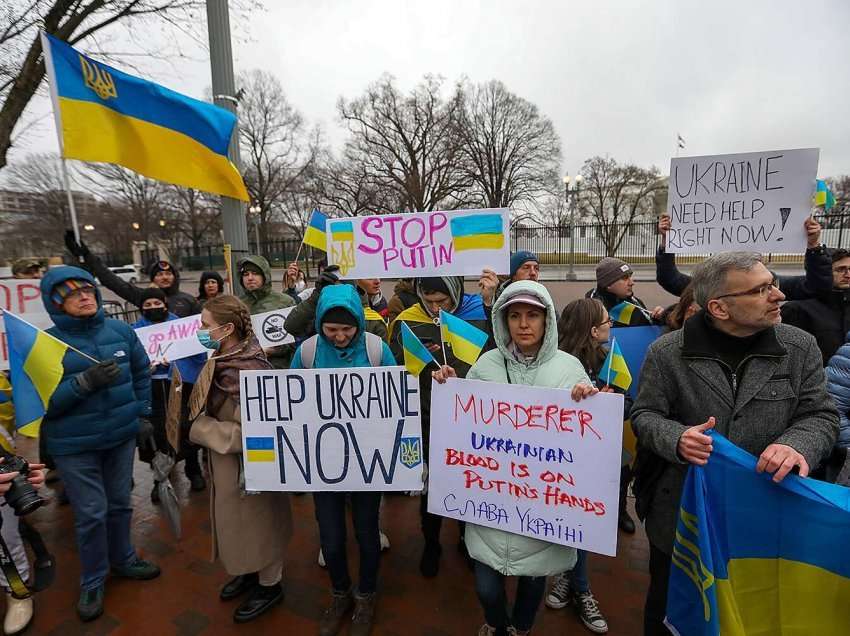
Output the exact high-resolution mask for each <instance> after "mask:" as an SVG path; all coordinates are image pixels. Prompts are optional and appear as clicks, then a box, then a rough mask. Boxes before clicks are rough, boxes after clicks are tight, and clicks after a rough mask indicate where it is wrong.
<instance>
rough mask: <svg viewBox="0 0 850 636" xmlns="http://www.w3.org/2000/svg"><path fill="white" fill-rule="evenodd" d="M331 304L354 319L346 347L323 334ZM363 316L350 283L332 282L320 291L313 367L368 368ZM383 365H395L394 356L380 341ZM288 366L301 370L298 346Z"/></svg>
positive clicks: (331, 307)
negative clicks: (335, 343) (336, 344)
mask: <svg viewBox="0 0 850 636" xmlns="http://www.w3.org/2000/svg"><path fill="white" fill-rule="evenodd" d="M334 307H342V308H343V309H347V310H348V311H349V312H350V313H351V315H352V316H354V317H355V318H356V319H357V328H358V330H357V335H356V336H355V337H354V338H353V339H352V340H351V342H349V343H348V346H347V347H342V348H340V347H336V346H335V345H334V344H333V343H332V342H330V341H328V339H327V338H325V336H324V335H323V334H322V316H324V315H325V313H327V312H328V310H330V309H333V308H334ZM365 330H366V315H365V314H364V313H363V305H362V304H361V303H360V296H358V294H357V291H356V290H355V289H354V287H352V286H351V285H331V286H328V287H325V288H324V289H323V290H322V294H321V296H319V303H318V305H317V306H316V333H317V334H319V336H318V338H319V342H318V344H317V346H316V358H315V360H314V362H313V368H315V369H339V368H344V367H369V366H372V365H370V364H369V354H368V353H367V352H366V335H365ZM383 345H384V346H383V351H384V353H383V358H382V360H381V364H382V366H385V367H391V366H393V365H395V363H396V362H395V358H394V357H393V354H392V352H391V351H390V348H389V346H387V343H386V342H385V343H383ZM289 368H290V369H303V368H304V365H303V363H302V362H301V347H298V351H296V352H295V357H294V358H293V359H292V364H291V365H290V367H289Z"/></svg>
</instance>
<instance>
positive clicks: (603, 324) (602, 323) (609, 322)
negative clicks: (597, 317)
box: [596, 316, 614, 327]
mask: <svg viewBox="0 0 850 636" xmlns="http://www.w3.org/2000/svg"><path fill="white" fill-rule="evenodd" d="M613 324H614V319H613V318H611V317H610V316H609V317H608V320H603V321H602V322H600V323H599V324H598V325H596V326H597V327H604V326H605V325H613Z"/></svg>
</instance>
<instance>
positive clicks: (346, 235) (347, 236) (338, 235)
mask: <svg viewBox="0 0 850 636" xmlns="http://www.w3.org/2000/svg"><path fill="white" fill-rule="evenodd" d="M331 237H332V238H333V240H334V241H353V240H354V232H334V231H333V230H331Z"/></svg>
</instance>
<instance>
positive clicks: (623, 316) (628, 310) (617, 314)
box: [608, 300, 652, 325]
mask: <svg viewBox="0 0 850 636" xmlns="http://www.w3.org/2000/svg"><path fill="white" fill-rule="evenodd" d="M635 312H638V313H637V315H635ZM608 315H609V316H610V317H611V320H613V321H614V322H617V323H620V324H621V325H631V324H634V322H635V319H636V318H637V317H638V316H641V315H642V316H643V317H644V318H646V320H647V321H648V322H652V316H651V314H650V313H649V312H648V311H647V310H646V309H644V308H643V307H640V306H638V305H635V304H634V303H630V302H629V301H627V300H624V301H623V302H621V303H620V304H619V305H615V306H614V307H612V308H611V311H609V312H608Z"/></svg>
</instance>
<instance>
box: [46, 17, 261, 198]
mask: <svg viewBox="0 0 850 636" xmlns="http://www.w3.org/2000/svg"><path fill="white" fill-rule="evenodd" d="M41 43H42V47H43V49H44V60H45V63H46V66H47V76H48V78H49V81H50V95H51V98H52V100H53V114H54V116H55V117H56V130H57V132H58V134H59V146H60V148H61V151H62V156H63V157H65V158H68V159H81V160H83V161H102V162H105V163H117V164H119V165H121V166H124V167H126V168H130V169H131V170H135V171H136V172H138V173H140V174H143V175H145V176H146V177H150V178H151V179H157V180H159V181H167V182H169V183H174V184H176V185H180V186H184V187H186V188H195V189H197V190H203V191H205V192H213V193H215V194H221V195H224V196H228V197H232V198H234V199H241V200H243V201H247V200H248V191H247V190H246V189H245V183H244V182H243V181H242V177H241V175H240V174H239V171H238V170H237V169H236V167H235V166H234V165H233V164H232V163H231V162H230V160H229V159H228V158H227V149H228V146H229V145H230V137H231V135H232V134H233V129H234V126H235V125H236V116H235V115H233V113H231V112H229V111H227V110H225V109H224V108H219V107H218V106H215V105H213V104H208V103H206V102H202V101H200V100H197V99H192V98H191V97H186V96H185V95H181V94H180V93H176V92H175V91H172V90H170V89H168V88H165V87H164V86H160V85H159V84H154V83H153V82H149V81H147V80H143V79H140V78H138V77H133V76H132V75H128V74H126V73H123V72H121V71H119V70H117V69H115V68H112V67H111V66H107V65H106V64H102V63H100V62H97V61H95V60H93V59H92V58H90V57H88V56H85V55H83V54H82V53H80V52H78V51H76V50H75V49H73V48H72V47H70V46H69V45H68V44H66V43H65V42H63V41H62V40H59V39H57V38H55V37H53V36H51V35H47V34H46V33H44V32H42V34H41Z"/></svg>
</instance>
